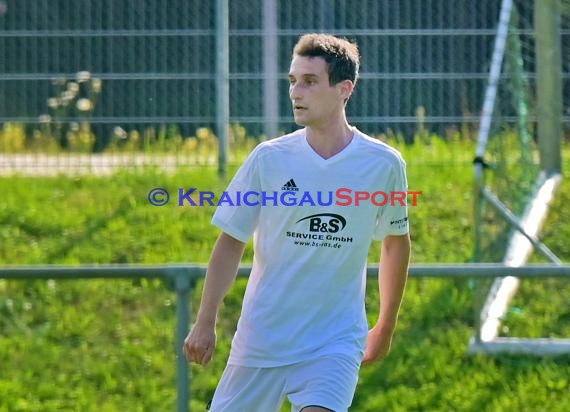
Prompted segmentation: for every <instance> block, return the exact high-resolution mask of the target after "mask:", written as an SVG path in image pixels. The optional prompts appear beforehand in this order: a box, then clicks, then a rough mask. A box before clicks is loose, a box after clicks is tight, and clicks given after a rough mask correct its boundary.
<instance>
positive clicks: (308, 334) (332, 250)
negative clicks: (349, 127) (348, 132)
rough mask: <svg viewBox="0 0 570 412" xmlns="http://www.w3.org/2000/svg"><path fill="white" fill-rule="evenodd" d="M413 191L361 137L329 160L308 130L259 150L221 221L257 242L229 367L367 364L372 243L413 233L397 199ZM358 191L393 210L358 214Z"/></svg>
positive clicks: (388, 156)
mask: <svg viewBox="0 0 570 412" xmlns="http://www.w3.org/2000/svg"><path fill="white" fill-rule="evenodd" d="M406 191H407V180H406V173H405V162H404V160H403V159H402V157H401V156H400V154H399V153H398V152H397V151H396V150H394V149H392V148H390V147H389V146H388V145H386V144H384V143H382V142H380V141H378V140H376V139H373V138H371V137H368V136H366V135H365V134H363V133H361V132H360V131H358V130H356V129H354V137H353V139H352V141H351V142H350V143H349V144H348V145H347V146H346V147H345V148H344V149H343V150H342V151H341V152H339V153H338V154H336V155H335V156H333V157H331V158H329V159H323V158H322V157H321V156H319V155H318V154H317V153H316V152H315V151H314V150H313V149H312V147H311V146H310V145H309V143H308V142H307V139H306V133H305V129H301V130H298V131H296V132H294V133H291V134H289V135H286V136H283V137H280V138H277V139H274V140H270V141H266V142H263V143H261V144H259V145H258V146H257V147H256V148H255V149H254V150H253V151H252V153H251V154H250V156H249V157H248V159H247V160H246V161H245V163H244V164H243V165H242V167H241V168H240V169H239V171H238V172H237V173H236V175H235V177H234V178H233V180H232V182H231V183H230V185H229V187H228V189H227V190H226V195H224V198H225V200H224V202H221V203H219V204H218V208H217V210H216V213H215V214H214V217H213V219H212V223H213V224H215V225H216V226H218V227H219V228H220V229H221V230H223V231H224V232H225V233H227V234H229V235H230V236H232V237H234V238H236V239H238V240H240V241H243V242H246V241H248V239H249V238H250V237H251V236H252V235H253V241H254V260H253V267H252V271H251V275H250V278H249V281H248V285H247V289H246V292H245V297H244V302H243V307H242V313H241V316H240V319H239V322H238V327H237V331H236V334H235V336H234V339H233V342H232V349H231V352H230V358H229V360H228V363H229V364H234V365H242V366H250V367H272V366H280V365H286V364H292V363H295V362H299V361H303V360H306V359H309V358H312V357H315V356H320V355H327V354H346V355H349V356H353V357H354V358H355V359H356V360H357V361H358V362H360V359H361V357H362V354H363V352H364V345H365V342H366V336H367V332H368V324H367V319H366V315H365V308H364V295H365V287H366V265H367V255H368V250H369V247H370V243H371V241H372V239H379V240H381V239H383V238H384V237H385V236H387V235H403V234H406V233H407V232H408V218H407V207H406V206H405V202H400V201H398V200H397V199H396V200H395V201H393V200H394V199H391V197H392V196H391V194H392V192H400V193H402V192H406ZM356 192H361V194H359V195H358V196H359V197H360V198H364V197H365V195H364V193H369V194H370V195H372V194H374V196H371V198H373V199H374V202H375V203H376V204H382V203H385V204H384V205H383V206H378V205H376V204H374V202H372V201H371V200H370V199H369V200H360V201H359V205H358V206H357V205H356V204H355V203H356V199H355V198H356ZM382 193H384V194H385V195H383V194H382ZM386 196H387V198H386V199H387V201H386V202H384V200H385V197H386ZM396 197H398V196H396ZM404 199H405V196H404ZM349 202H350V203H349ZM402 203H404V204H403V205H402ZM238 204H239V206H238Z"/></svg>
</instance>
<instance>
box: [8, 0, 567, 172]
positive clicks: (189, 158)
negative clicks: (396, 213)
mask: <svg viewBox="0 0 570 412" xmlns="http://www.w3.org/2000/svg"><path fill="white" fill-rule="evenodd" d="M223 3H224V0H218V1H206V2H204V1H198V0H184V1H183V0H171V1H168V2H163V1H159V0H145V1H142V0H125V1H120V2H117V1H113V0H99V1H93V0H82V1H74V2H69V1H64V0H3V1H0V50H2V51H3V55H4V58H3V59H0V124H1V125H2V129H1V131H0V170H4V171H6V170H14V169H19V168H22V167H26V165H27V166H31V167H32V168H35V169H38V170H44V169H46V168H47V169H50V170H55V169H56V168H59V169H62V168H63V169H68V168H76V167H84V168H86V170H89V171H95V172H97V171H105V170H107V168H109V167H110V168H113V167H115V166H118V165H125V164H128V165H131V166H133V165H134V166H137V165H142V164H147V163H149V162H155V163H156V162H158V163H159V164H160V165H163V166H165V167H170V166H172V167H176V166H177V165H181V164H185V165H198V164H214V163H216V162H217V146H218V139H217V137H216V136H219V135H220V134H221V133H219V130H217V127H216V124H217V122H218V120H219V119H218V118H217V116H219V110H218V109H217V100H218V99H219V97H218V96H219V95H217V93H216V85H217V84H218V83H219V82H220V80H224V79H223V76H224V74H223V72H220V68H219V67H218V66H217V65H216V62H217V57H219V53H221V52H223V51H221V50H219V49H217V44H218V43H217V39H218V38H219V36H220V35H221V33H224V32H226V33H227V35H228V43H229V48H228V53H229V55H228V58H229V73H227V74H226V75H227V77H228V78H227V79H226V80H227V81H228V82H229V114H230V115H229V124H230V127H229V143H230V156H229V159H230V161H231V160H232V159H235V158H236V156H237V157H239V154H240V153H246V152H247V151H248V150H249V149H250V148H251V147H252V146H253V145H254V144H255V143H256V142H257V141H258V140H259V139H264V138H271V137H275V136H276V135H278V134H279V133H284V132H288V131H291V130H293V129H294V128H295V127H296V126H295V124H294V123H293V122H292V116H291V110H290V102H289V99H288V94H287V89H288V83H287V76H286V74H287V71H288V67H289V62H290V57H291V50H292V48H293V45H294V43H295V42H296V40H297V39H298V37H299V35H301V34H304V33H307V32H313V31H317V32H331V33H333V34H336V35H341V36H345V37H347V38H348V39H352V40H355V41H356V42H358V44H359V46H360V49H361V52H362V68H361V78H360V80H359V84H358V87H357V91H356V93H355V95H354V97H353V99H352V101H351V102H350V103H349V106H348V114H349V118H350V121H351V122H352V123H354V124H355V125H357V126H358V127H360V128H361V129H362V130H364V131H366V132H368V133H370V134H374V135H383V136H385V137H387V138H392V139H398V140H400V141H406V142H408V143H412V142H414V141H415V140H417V139H430V138H431V135H432V134H437V135H438V136H440V137H441V138H443V139H450V138H454V137H456V136H461V137H462V138H465V139H471V138H474V137H475V135H476V132H475V129H476V127H477V122H478V120H479V111H480V108H481V106H482V100H483V95H484V89H485V86H486V82H487V73H488V68H489V60H490V56H491V53H492V47H493V40H494V35H495V32H496V24H497V16H498V12H499V6H500V2H498V1H496V0H481V1H477V2H473V1H469V0H454V1H451V0H426V1H422V2H418V1H414V0H401V1H375V0H351V1H348V0H332V1H331V0H290V1H279V0H268V1H263V0H242V1H235V0H228V1H227V3H226V4H227V7H228V18H227V21H228V26H227V27H226V29H227V30H221V28H220V27H219V24H217V22H219V21H223V19H222V20H220V19H219V17H220V16H219V13H220V9H219V7H218V6H219V4H223ZM528 3H529V4H531V3H532V1H531V0H529V1H528ZM564 25H565V26H564ZM569 37H570V34H569V27H568V19H565V20H564V24H563V39H562V44H563V45H564V46H563V47H564V50H563V59H564V72H565V74H564V76H565V77H564V79H565V81H564V96H565V107H566V108H568V107H570V102H569V101H568V96H569V95H570V88H569V87H570V86H569V84H570V83H569V82H568V73H569V71H570V70H569V68H568V56H569V55H570V53H569V50H568V44H569V43H570V42H568V38H569ZM220 76H222V77H220ZM565 119H566V122H567V120H568V117H566V118H565ZM103 155H104V156H103ZM471 156H472V154H471V153H466V159H467V158H469V157H471Z"/></svg>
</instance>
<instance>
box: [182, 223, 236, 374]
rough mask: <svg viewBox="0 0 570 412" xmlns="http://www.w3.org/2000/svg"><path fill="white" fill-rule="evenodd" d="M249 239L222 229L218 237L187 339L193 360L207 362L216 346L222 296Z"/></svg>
mask: <svg viewBox="0 0 570 412" xmlns="http://www.w3.org/2000/svg"><path fill="white" fill-rule="evenodd" d="M244 249H245V243H243V242H241V241H239V240H237V239H235V238H233V237H231V236H230V235H228V234H226V233H224V232H222V233H221V234H220V236H219V237H218V240H217V241H216V244H215V246H214V250H213V252H212V256H211V258H210V263H209V265H208V270H207V271H206V281H205V282H204V290H203V291H202V301H201V303H200V308H199V310H198V315H197V317H196V322H195V323H194V326H193V327H192V329H191V330H190V332H189V333H188V336H187V337H186V339H185V340H184V353H185V354H186V358H187V359H188V361H190V362H195V363H198V364H201V365H206V364H207V363H208V362H209V361H210V360H211V359H212V355H213V353H214V348H215V346H216V319H217V316H218V310H219V308H220V304H221V303H222V300H223V299H224V297H225V296H226V294H227V293H228V290H229V288H230V286H231V285H232V283H233V282H234V280H235V277H236V274H237V270H238V267H239V263H240V261H241V258H242V256H243V251H244Z"/></svg>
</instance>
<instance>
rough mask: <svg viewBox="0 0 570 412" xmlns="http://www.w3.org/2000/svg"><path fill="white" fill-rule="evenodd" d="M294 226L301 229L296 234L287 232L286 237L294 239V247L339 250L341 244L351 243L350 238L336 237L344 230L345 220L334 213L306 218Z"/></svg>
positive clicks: (351, 239)
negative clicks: (299, 226) (298, 226)
mask: <svg viewBox="0 0 570 412" xmlns="http://www.w3.org/2000/svg"><path fill="white" fill-rule="evenodd" d="M295 224H296V225H301V227H302V228H301V229H299V231H298V232H293V231H287V232H286V236H287V237H289V238H292V239H294V243H295V245H298V246H305V247H330V248H335V249H339V248H341V247H342V245H343V244H346V243H352V242H353V238H352V237H349V236H340V235H338V233H339V232H341V231H342V230H344V228H346V219H345V218H344V216H342V215H339V214H336V213H318V214H315V215H310V216H306V217H304V218H302V219H299V220H297V222H295Z"/></svg>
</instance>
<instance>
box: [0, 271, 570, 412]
mask: <svg viewBox="0 0 570 412" xmlns="http://www.w3.org/2000/svg"><path fill="white" fill-rule="evenodd" d="M250 272H251V266H240V268H239V269H238V276H241V277H245V276H248V275H249V273H250ZM205 274H206V266H205V265H191V264H186V265H182V264H181V265H174V264H173V265H129V264H117V265H81V266H61V265H43V266H40V265H36V266H3V267H1V266H0V279H12V280H30V279H43V280H48V279H78V280H79V279H133V278H162V279H167V280H171V281H173V284H174V287H175V290H176V318H177V319H176V354H177V356H176V371H177V385H176V386H177V405H178V406H177V408H178V409H177V410H178V412H188V411H190V375H189V371H188V364H187V362H186V358H185V356H184V353H183V352H182V345H183V343H184V339H185V337H186V333H187V332H188V327H189V325H190V315H189V314H190V309H191V306H190V305H191V300H190V293H191V292H192V290H193V289H194V286H195V284H196V281H197V280H198V279H199V278H202V277H203V276H204V275H205ZM366 274H367V276H368V277H375V276H377V275H378V265H370V266H368V267H367V270H366ZM409 275H410V277H418V278H425V277H443V278H452V277H453V278H463V279H465V278H473V277H485V278H495V277H501V276H517V277H526V278H549V277H563V276H567V277H570V265H568V264H567V265H544V264H532V265H527V266H523V267H509V266H505V265H502V264H495V263H488V264H487V263H473V264H468V263H465V264H444V265H442V264H416V265H411V266H410V269H409Z"/></svg>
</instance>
